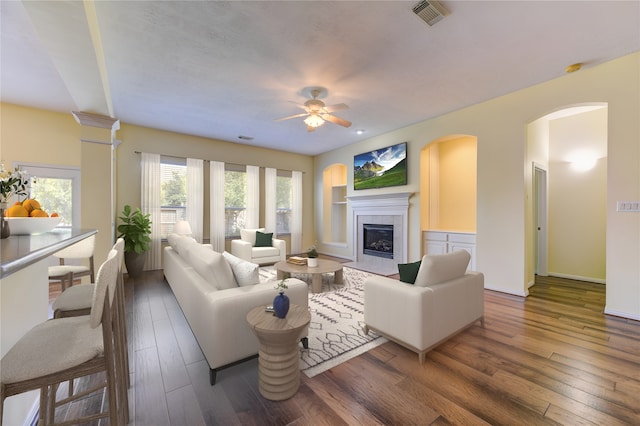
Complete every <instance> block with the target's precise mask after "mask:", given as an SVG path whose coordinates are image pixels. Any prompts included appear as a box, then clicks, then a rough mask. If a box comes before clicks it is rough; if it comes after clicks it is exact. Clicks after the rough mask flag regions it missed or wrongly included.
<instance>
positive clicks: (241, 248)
mask: <svg viewBox="0 0 640 426" xmlns="http://www.w3.org/2000/svg"><path fill="white" fill-rule="evenodd" d="M252 248H253V247H252V246H251V243H250V242H249V241H244V240H231V254H232V255H234V256H236V257H239V258H240V259H244V260H246V261H249V262H251V260H252V259H253V257H252V256H251V249H252Z"/></svg>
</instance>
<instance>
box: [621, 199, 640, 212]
mask: <svg viewBox="0 0 640 426" xmlns="http://www.w3.org/2000/svg"><path fill="white" fill-rule="evenodd" d="M616 210H617V211H619V212H640V201H618V206H617V209H616Z"/></svg>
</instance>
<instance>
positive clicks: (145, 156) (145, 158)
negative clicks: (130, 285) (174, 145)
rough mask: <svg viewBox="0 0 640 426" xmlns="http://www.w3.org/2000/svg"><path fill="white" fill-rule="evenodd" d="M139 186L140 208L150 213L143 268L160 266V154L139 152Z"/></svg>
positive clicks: (148, 268)
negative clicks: (148, 247)
mask: <svg viewBox="0 0 640 426" xmlns="http://www.w3.org/2000/svg"><path fill="white" fill-rule="evenodd" d="M140 155H141V159H140V165H141V169H142V170H141V178H142V179H141V188H140V194H141V196H140V198H141V200H140V203H141V206H140V210H142V212H143V213H145V214H147V213H150V214H151V216H150V219H151V250H149V251H148V252H147V253H146V254H145V266H144V269H145V270H147V271H148V270H154V269H161V268H162V260H161V257H160V256H161V253H160V154H149V153H147V152H143V153H141V154H140Z"/></svg>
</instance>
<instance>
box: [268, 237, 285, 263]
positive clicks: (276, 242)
mask: <svg viewBox="0 0 640 426" xmlns="http://www.w3.org/2000/svg"><path fill="white" fill-rule="evenodd" d="M271 245H272V246H274V247H275V248H277V249H278V250H279V251H280V260H287V242H286V241H285V240H280V239H277V238H273V239H271Z"/></svg>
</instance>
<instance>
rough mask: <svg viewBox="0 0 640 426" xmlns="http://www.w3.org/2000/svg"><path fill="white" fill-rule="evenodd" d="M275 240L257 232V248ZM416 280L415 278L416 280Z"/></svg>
mask: <svg viewBox="0 0 640 426" xmlns="http://www.w3.org/2000/svg"><path fill="white" fill-rule="evenodd" d="M272 238H273V232H272V233H270V234H265V233H263V232H260V231H256V245H255V246H256V247H271V239H272ZM414 279H415V278H414Z"/></svg>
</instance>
